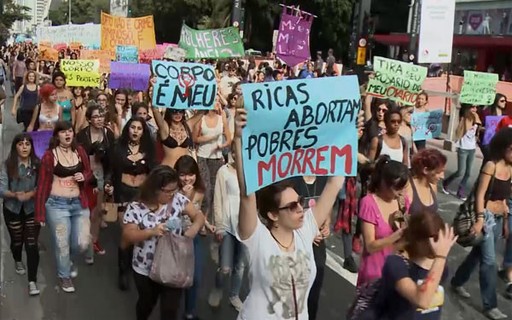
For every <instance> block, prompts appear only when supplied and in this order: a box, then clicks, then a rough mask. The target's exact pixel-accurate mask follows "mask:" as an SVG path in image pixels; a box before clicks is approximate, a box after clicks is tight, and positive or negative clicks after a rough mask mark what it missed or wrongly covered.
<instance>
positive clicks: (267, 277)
mask: <svg viewBox="0 0 512 320" xmlns="http://www.w3.org/2000/svg"><path fill="white" fill-rule="evenodd" d="M237 111H238V113H237V120H236V132H235V143H234V151H235V162H236V171H237V176H238V185H239V188H240V190H241V191H242V190H246V181H245V175H244V170H243V162H242V141H241V138H242V129H243V127H245V125H246V123H247V111H246V110H245V109H240V110H237ZM344 180H345V179H344V177H338V176H336V177H330V178H329V179H328V181H327V183H326V186H325V188H324V190H323V191H322V193H321V195H320V198H319V199H318V201H317V202H316V205H315V207H314V208H311V209H308V210H306V211H304V207H303V204H304V202H303V198H301V197H299V195H298V194H297V193H296V192H295V190H294V189H293V185H292V184H291V182H290V181H281V182H278V183H274V184H272V185H269V186H267V187H265V188H263V189H261V190H258V191H257V192H256V194H254V193H251V194H249V195H246V194H245V192H240V213H239V222H238V232H239V238H240V240H241V241H242V242H243V243H244V244H245V246H246V247H247V250H248V253H249V261H250V264H249V265H250V269H249V273H250V276H249V279H250V282H251V283H250V288H251V290H250V292H249V296H248V297H247V299H246V300H245V302H244V305H243V307H242V310H241V311H240V313H239V316H238V319H246V320H252V319H271V318H275V319H293V318H295V319H307V318H308V307H307V303H306V299H307V297H308V294H309V290H310V288H311V286H312V284H313V281H314V280H315V275H316V267H315V261H314V255H313V246H312V244H313V240H314V239H315V238H316V236H317V234H318V229H319V226H321V225H323V224H324V222H325V221H326V220H327V219H328V217H329V216H330V214H331V212H332V207H333V205H334V201H335V200H336V197H337V195H338V193H339V191H340V189H341V187H342V186H343V182H344ZM258 212H259V213H260V214H261V216H262V217H263V218H264V220H263V221H264V223H265V224H264V223H263V222H261V221H260V218H259V217H258Z"/></svg>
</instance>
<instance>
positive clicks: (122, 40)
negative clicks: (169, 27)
mask: <svg viewBox="0 0 512 320" xmlns="http://www.w3.org/2000/svg"><path fill="white" fill-rule="evenodd" d="M118 45H119V46H127V45H133V46H136V47H138V48H139V50H149V49H153V48H155V47H156V38H155V24H154V22H153V16H145V17H140V18H123V17H117V16H111V15H109V14H107V13H104V12H102V13H101V49H103V50H115V48H116V46H118Z"/></svg>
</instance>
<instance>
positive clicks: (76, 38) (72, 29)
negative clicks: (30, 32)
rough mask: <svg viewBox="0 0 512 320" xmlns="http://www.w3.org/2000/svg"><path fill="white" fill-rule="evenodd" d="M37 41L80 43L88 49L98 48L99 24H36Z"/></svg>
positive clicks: (99, 37)
mask: <svg viewBox="0 0 512 320" xmlns="http://www.w3.org/2000/svg"><path fill="white" fill-rule="evenodd" d="M36 36H37V41H38V43H39V44H40V43H41V42H49V43H51V44H52V45H54V46H55V45H56V44H60V45H62V44H65V45H66V46H67V45H70V44H72V43H80V44H81V45H82V46H83V47H86V48H89V49H98V48H99V47H100V44H101V26H100V25H99V24H92V23H87V24H65V25H61V26H49V27H43V26H40V27H39V26H38V27H37V29H36Z"/></svg>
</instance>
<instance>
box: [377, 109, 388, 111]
mask: <svg viewBox="0 0 512 320" xmlns="http://www.w3.org/2000/svg"><path fill="white" fill-rule="evenodd" d="M386 111H388V109H387V108H379V109H378V110H377V112H386Z"/></svg>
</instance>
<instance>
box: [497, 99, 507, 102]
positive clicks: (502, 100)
mask: <svg viewBox="0 0 512 320" xmlns="http://www.w3.org/2000/svg"><path fill="white" fill-rule="evenodd" d="M499 102H507V100H505V99H501V100H500V101H499Z"/></svg>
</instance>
